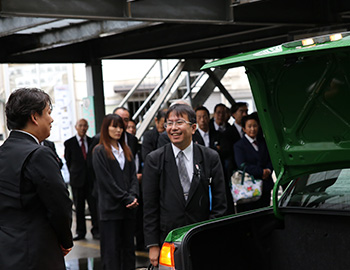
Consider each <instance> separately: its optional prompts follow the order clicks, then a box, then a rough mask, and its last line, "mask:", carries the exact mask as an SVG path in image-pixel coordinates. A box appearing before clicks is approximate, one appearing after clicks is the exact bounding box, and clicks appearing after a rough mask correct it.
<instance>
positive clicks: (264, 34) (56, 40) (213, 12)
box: [0, 0, 350, 63]
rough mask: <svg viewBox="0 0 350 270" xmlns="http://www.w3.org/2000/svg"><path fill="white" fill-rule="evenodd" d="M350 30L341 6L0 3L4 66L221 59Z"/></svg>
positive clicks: (218, 0)
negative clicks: (126, 60)
mask: <svg viewBox="0 0 350 270" xmlns="http://www.w3.org/2000/svg"><path fill="white" fill-rule="evenodd" d="M349 30H350V2H349V1H342V0H308V1H291V0H284V1H280V0H266V1H265V0H261V1H259V0H255V1H254V0H245V1H234V0H232V1H230V0H215V1H212V0H177V1H174V0H171V1H170V0H133V1H132V0H99V1H92V0H50V1H47V0H31V1H23V0H0V62H1V63H89V62H91V61H93V60H94V59H158V58H161V59H170V58H176V59H180V58H183V59H191V58H198V59H214V58H222V57H225V56H228V55H232V54H236V53H240V52H246V51H250V50H255V49H260V48H264V47H269V46H274V45H277V44H281V43H284V42H288V41H291V40H295V39H300V38H303V37H308V36H314V35H320V34H327V33H332V32H342V31H349Z"/></svg>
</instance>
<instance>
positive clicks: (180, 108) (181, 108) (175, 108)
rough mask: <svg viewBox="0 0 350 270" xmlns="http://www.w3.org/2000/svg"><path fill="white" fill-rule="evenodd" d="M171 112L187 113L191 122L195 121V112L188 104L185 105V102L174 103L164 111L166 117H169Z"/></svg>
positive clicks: (180, 114) (177, 113) (178, 114)
mask: <svg viewBox="0 0 350 270" xmlns="http://www.w3.org/2000/svg"><path fill="white" fill-rule="evenodd" d="M171 112H174V113H175V115H176V116H183V115H184V114H185V115H187V117H188V120H189V121H190V122H191V123H192V124H195V123H197V121H196V113H195V112H194V110H193V109H192V108H191V107H190V106H188V105H185V104H174V105H172V106H170V108H169V110H168V111H167V113H166V119H168V118H169V115H170V113H171Z"/></svg>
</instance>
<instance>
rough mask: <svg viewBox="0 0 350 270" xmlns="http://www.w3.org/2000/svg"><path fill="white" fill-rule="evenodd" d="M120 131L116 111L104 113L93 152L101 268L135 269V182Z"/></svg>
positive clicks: (127, 148) (122, 133)
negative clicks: (97, 141) (98, 215)
mask: <svg viewBox="0 0 350 270" xmlns="http://www.w3.org/2000/svg"><path fill="white" fill-rule="evenodd" d="M124 133H125V126H124V123H123V120H122V118H121V117H120V116H119V115H116V114H108V115H106V116H105V118H104V120H103V122H102V126H101V133H100V134H101V135H100V143H99V144H98V145H97V146H96V147H95V148H94V152H93V161H92V162H93V166H94V171H95V174H96V184H97V192H98V197H99V198H100V199H99V213H100V235H101V238H100V245H101V257H102V264H103V269H105V270H119V269H125V270H129V269H135V251H134V232H135V226H136V207H137V206H138V194H139V185H138V181H137V178H136V170H135V162H134V159H133V155H132V153H131V150H130V148H129V147H128V146H127V145H126V143H125V141H124V139H125V136H124V135H125V134H124Z"/></svg>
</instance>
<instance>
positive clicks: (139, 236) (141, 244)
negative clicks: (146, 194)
mask: <svg viewBox="0 0 350 270" xmlns="http://www.w3.org/2000/svg"><path fill="white" fill-rule="evenodd" d="M163 124H164V123H163ZM126 132H129V133H130V134H132V135H134V136H135V135H136V123H135V121H134V120H132V119H130V120H129V122H128V127H127V128H126ZM137 149H138V150H137V153H136V155H135V158H134V160H135V166H136V176H137V180H138V181H139V190H141V189H142V170H143V159H142V155H141V144H139V143H138V148H137ZM138 203H139V206H138V207H137V214H136V231H135V240H136V250H138V251H144V250H145V240H144V235H143V203H142V196H141V194H139V199H138Z"/></svg>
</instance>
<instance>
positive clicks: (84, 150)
mask: <svg viewBox="0 0 350 270" xmlns="http://www.w3.org/2000/svg"><path fill="white" fill-rule="evenodd" d="M80 141H81V152H83V156H84V159H86V149H85V143H84V140H83V138H81V139H80Z"/></svg>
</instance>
